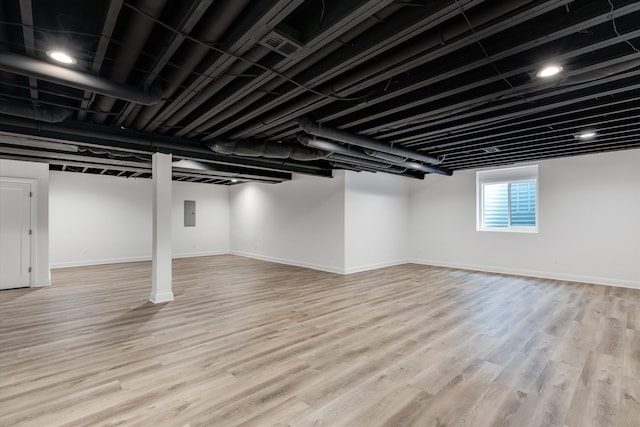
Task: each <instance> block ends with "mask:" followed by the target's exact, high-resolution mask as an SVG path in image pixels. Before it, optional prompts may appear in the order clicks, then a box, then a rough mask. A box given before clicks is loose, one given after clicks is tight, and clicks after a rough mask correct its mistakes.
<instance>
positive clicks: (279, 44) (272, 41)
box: [259, 30, 302, 56]
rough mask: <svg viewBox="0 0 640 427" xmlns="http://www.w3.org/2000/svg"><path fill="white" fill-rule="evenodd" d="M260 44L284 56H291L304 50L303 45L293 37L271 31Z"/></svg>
mask: <svg viewBox="0 0 640 427" xmlns="http://www.w3.org/2000/svg"><path fill="white" fill-rule="evenodd" d="M259 43H260V44H261V45H263V46H264V47H266V48H268V49H271V50H273V51H274V52H278V53H279V54H281V55H284V56H291V55H293V54H294V53H296V52H297V51H299V50H300V49H302V45H301V44H299V43H298V42H297V41H295V40H294V39H293V38H292V37H289V36H287V35H285V34H283V33H281V32H279V31H276V30H271V31H270V32H269V33H268V34H267V35H266V36H264V38H263V39H262V40H260V41H259Z"/></svg>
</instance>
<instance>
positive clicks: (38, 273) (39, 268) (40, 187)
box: [0, 159, 51, 287]
mask: <svg viewBox="0 0 640 427" xmlns="http://www.w3.org/2000/svg"><path fill="white" fill-rule="evenodd" d="M0 177H6V178H17V179H24V180H27V181H30V182H31V183H32V187H31V190H32V193H33V195H34V197H33V199H32V203H33V204H34V205H35V206H34V207H35V210H36V212H37V215H36V218H35V224H34V225H33V234H32V238H31V239H32V240H31V249H32V251H31V258H32V264H31V268H32V270H31V286H33V287H36V286H49V285H50V284H51V275H50V271H49V233H48V230H49V165H48V164H47V163H35V162H22V161H14V160H4V159H0Z"/></svg>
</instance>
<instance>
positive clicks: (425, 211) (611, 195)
mask: <svg viewBox="0 0 640 427" xmlns="http://www.w3.org/2000/svg"><path fill="white" fill-rule="evenodd" d="M529 164H531V163H529ZM537 164H539V181H538V182H539V184H538V185H539V197H540V200H539V233H538V234H526V233H504V232H481V231H476V207H475V203H476V196H475V171H461V172H457V173H455V174H454V176H453V177H444V176H429V177H427V179H426V180H425V181H424V182H415V183H413V185H412V194H411V221H410V225H411V227H410V229H411V239H410V241H411V256H412V258H413V259H414V261H415V262H419V263H425V264H432V265H442V266H450V267H460V268H469V269H475V270H483V271H492V272H501V273H513V274H521V275H527V276H537V277H548V278H556V279H563V280H576V281H584V282H590V283H600V284H610V285H618V286H627V287H636V288H640V262H639V261H640V258H639V256H640V166H639V165H640V150H630V151H619V152H613V153H604V154H597V155H588V156H579V157H570V158H564V159H556V160H547V161H540V162H537Z"/></svg>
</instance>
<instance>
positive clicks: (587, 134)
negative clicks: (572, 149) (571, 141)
mask: <svg viewBox="0 0 640 427" xmlns="http://www.w3.org/2000/svg"><path fill="white" fill-rule="evenodd" d="M595 136H596V133H595V132H594V131H592V130H586V131H584V132H582V133H579V134H577V135H576V138H579V139H591V138H594V137H595Z"/></svg>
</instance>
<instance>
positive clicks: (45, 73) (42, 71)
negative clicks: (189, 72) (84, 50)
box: [0, 51, 162, 105]
mask: <svg viewBox="0 0 640 427" xmlns="http://www.w3.org/2000/svg"><path fill="white" fill-rule="evenodd" d="M0 70H2V71H8V72H10V73H14V74H21V75H24V76H27V77H34V78H37V79H41V80H46V81H48V82H52V83H57V84H60V85H63V86H69V87H74V88H76V89H82V90H86V91H89V92H96V93H99V94H102V95H107V96H111V97H114V98H118V99H124V100H125V101H129V102H135V103H137V104H143V105H153V104H155V103H156V102H158V101H160V98H161V96H162V93H161V91H157V90H147V89H141V88H137V87H133V86H128V85H124V84H120V83H115V82H112V81H110V80H107V79H104V78H101V77H96V76H93V75H91V74H86V73H82V72H80V71H76V70H72V69H70V68H65V67H61V66H59V65H54V64H50V63H48V62H45V61H41V60H39V59H35V58H31V57H28V56H22V55H18V54H15V53H11V52H6V51H5V52H0Z"/></svg>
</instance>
